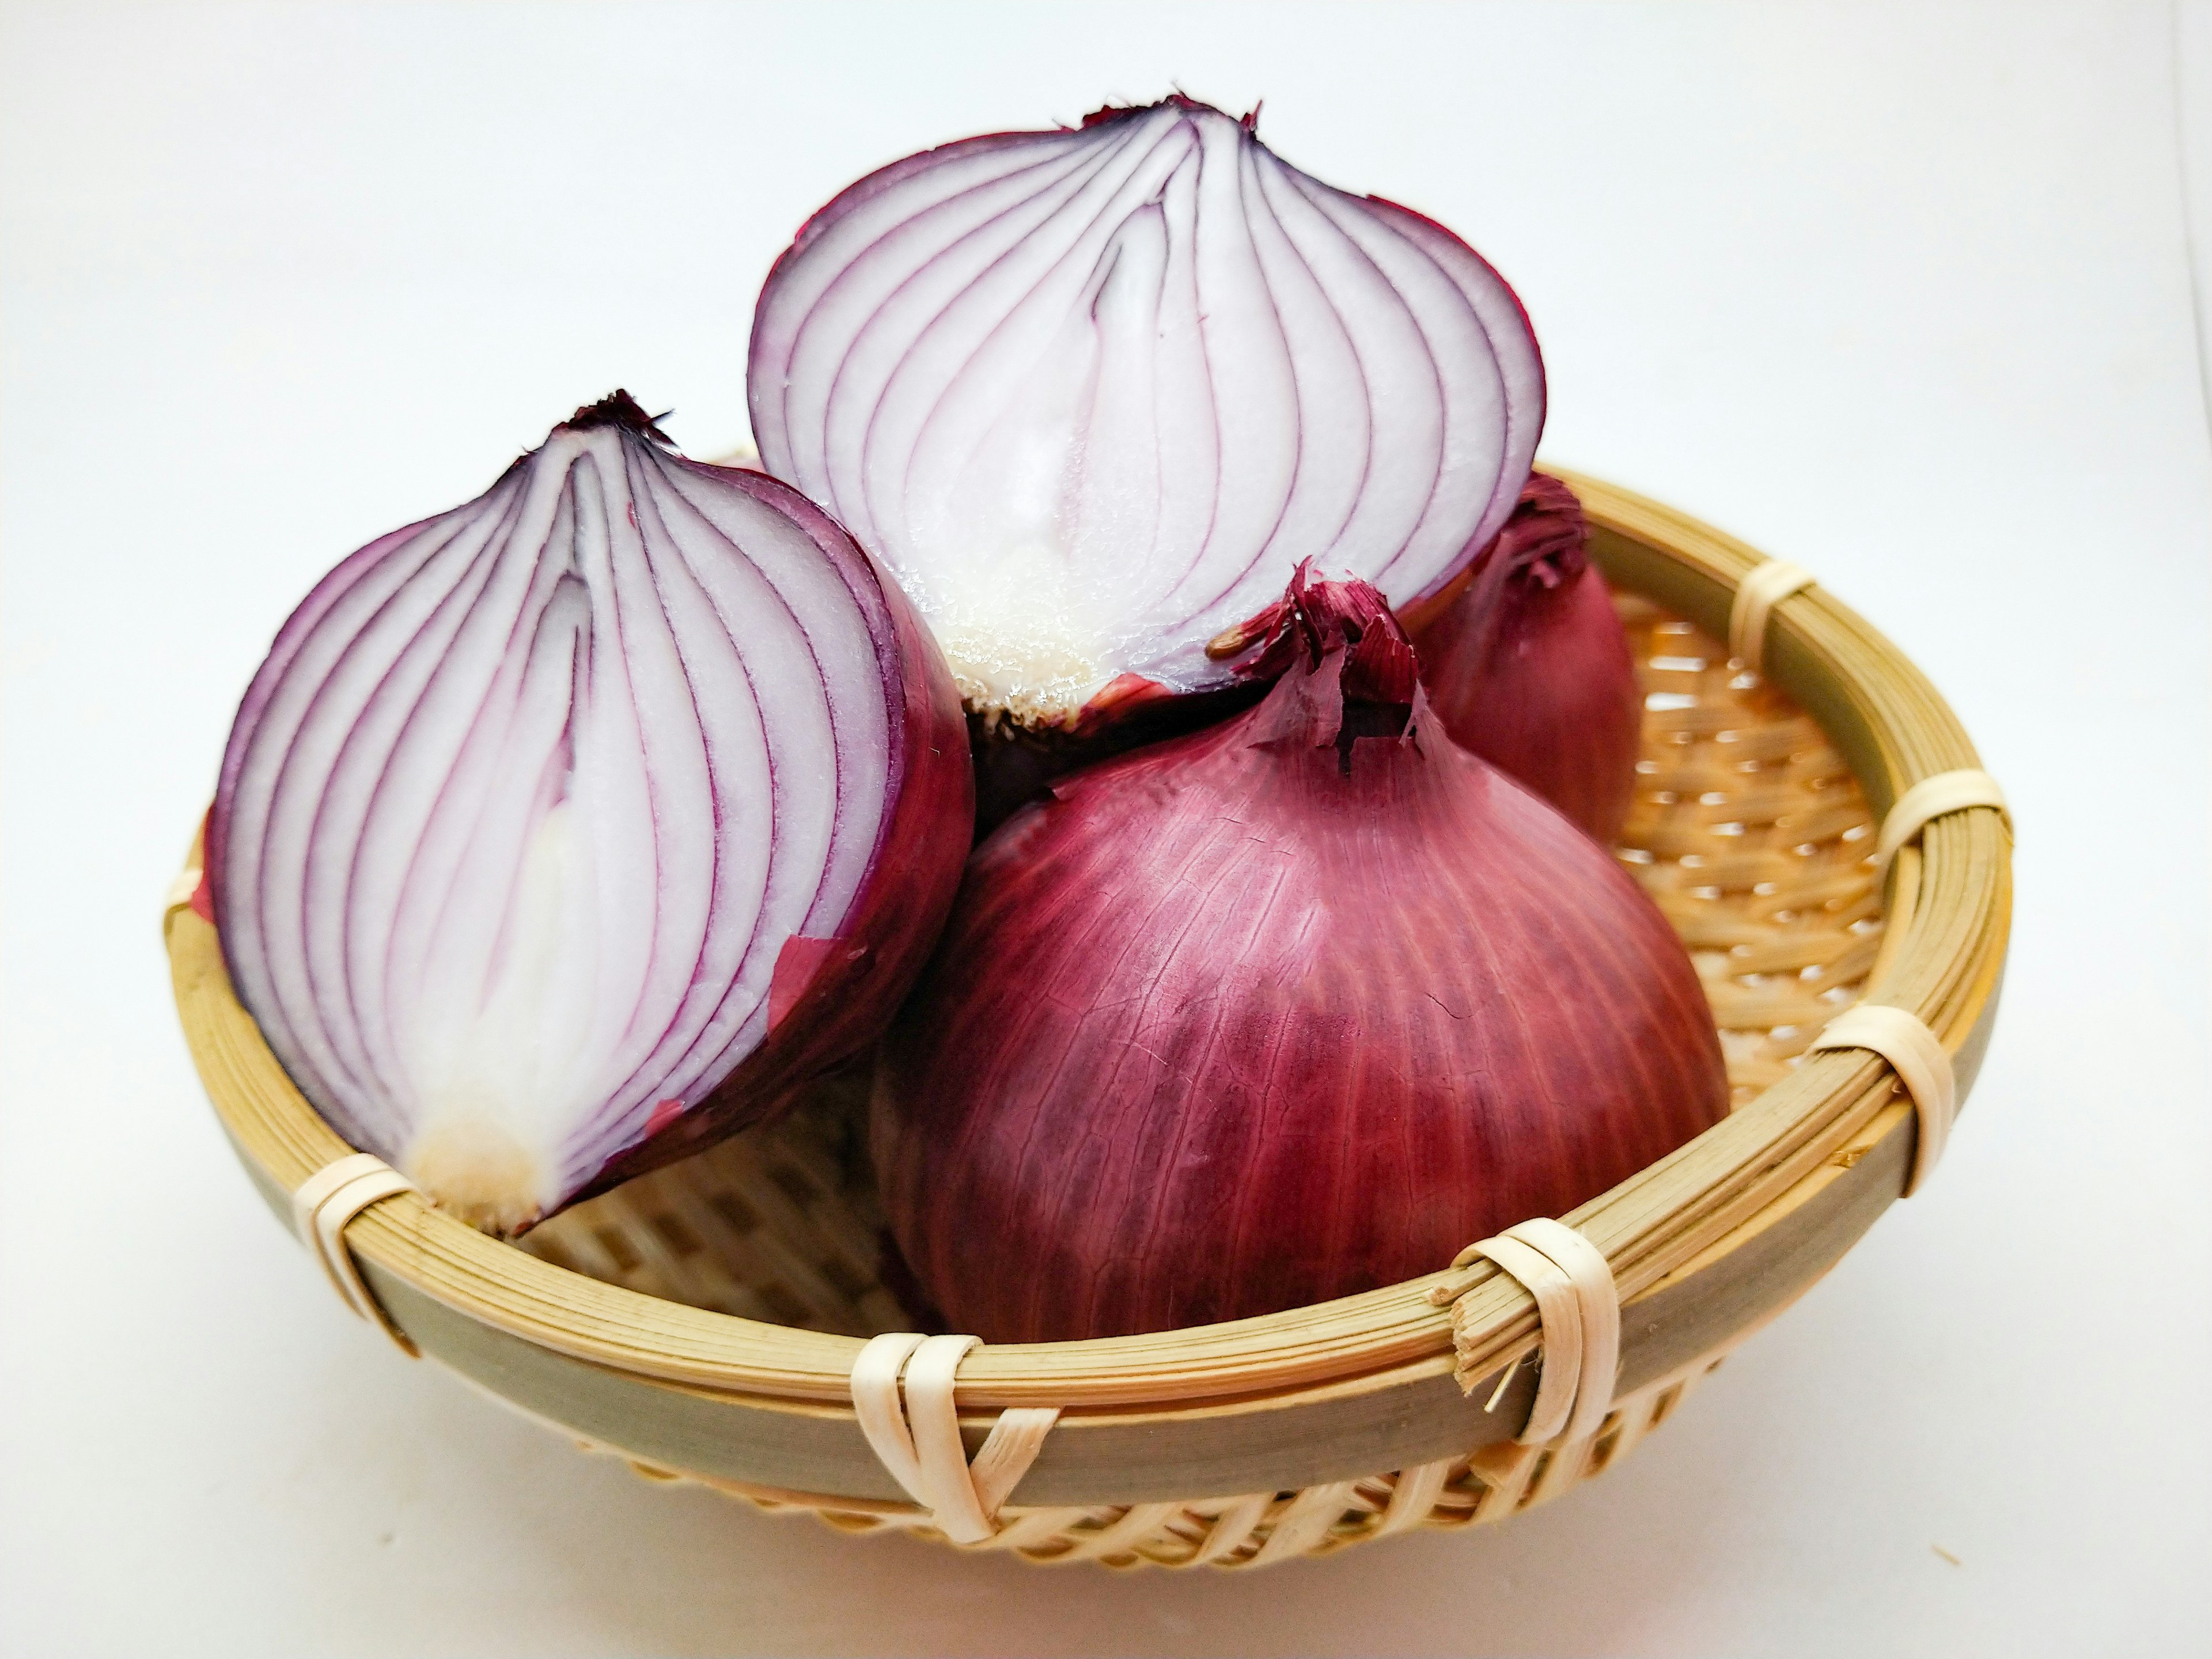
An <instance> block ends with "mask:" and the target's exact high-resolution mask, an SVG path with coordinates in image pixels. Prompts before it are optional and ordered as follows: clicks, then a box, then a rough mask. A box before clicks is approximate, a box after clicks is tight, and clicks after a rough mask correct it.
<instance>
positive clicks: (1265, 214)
mask: <svg viewBox="0 0 2212 1659" xmlns="http://www.w3.org/2000/svg"><path fill="white" fill-rule="evenodd" d="M748 390H749V392H750V401H751V406H752V416H753V428H754V433H755V435H756V436H757V439H758V441H759V443H760V447H761V454H762V457H763V462H764V464H765V465H767V467H768V469H769V471H772V472H774V473H775V474H776V475H777V476H778V477H784V478H788V479H790V480H791V481H792V482H793V483H795V484H797V485H798V486H799V488H800V489H804V490H805V492H806V493H807V494H808V495H811V496H813V497H814V498H815V499H816V500H818V501H822V502H823V504H824V505H825V506H827V507H829V510H830V511H831V512H833V513H836V514H837V515H838V516H839V517H840V518H842V520H844V521H845V522H846V523H847V524H848V526H851V528H852V531H853V533H854V536H855V537H856V538H858V539H859V540H860V543H861V544H863V545H864V546H866V547H867V548H868V549H869V550H871V551H872V552H873V553H875V554H876V555H877V556H878V557H879V558H881V559H882V560H883V561H884V562H885V563H886V564H887V565H889V566H890V568H891V570H892V572H893V574H896V576H897V577H898V579H899V580H900V582H901V583H902V585H903V586H905V588H906V590H907V592H908V593H909V594H910V595H912V596H913V598H914V599H915V604H916V605H917V606H918V607H919V608H920V609H921V612H922V614H923V616H924V617H927V619H928V621H929V623H930V625H931V627H932V628H933V629H935V631H936V634H937V636H938V639H939V641H940V642H941V643H942V644H943V645H944V647H945V653H946V655H947V656H948V657H949V658H950V659H951V664H952V669H953V673H954V676H955V678H956V679H957V681H958V683H959V685H960V689H961V691H962V693H963V696H964V697H965V698H966V699H967V701H968V703H969V707H970V708H972V709H975V710H978V711H981V712H982V713H984V714H987V715H990V716H993V717H994V718H995V717H997V716H1000V715H1006V716H1011V717H1012V719H1014V720H1017V721H1018V722H1020V723H1022V724H1024V725H1028V726H1059V727H1069V728H1073V729H1075V730H1077V731H1079V732H1085V733H1088V732H1091V731H1093V730H1094V729H1095V728H1097V727H1098V726H1101V725H1102V724H1110V723H1111V722H1113V721H1114V720H1117V719H1118V718H1120V717H1121V715H1123V714H1127V713H1128V712H1129V711H1130V710H1132V709H1134V708H1140V707H1142V706H1143V705H1144V704H1146V703H1147V702H1152V701H1155V700H1157V699H1158V698H1159V697H1161V696H1181V695H1183V694H1187V693H1191V692H1200V691H1207V690H1218V689H1221V688H1224V687H1227V686H1230V685H1232V684H1234V683H1235V678H1236V677H1235V674H1234V672H1233V671H1232V670H1231V668H1230V667H1228V666H1227V665H1225V664H1223V663H1221V662H1219V661H1218V660H1216V659H1212V658H1209V657H1208V656H1207V654H1206V648H1205V647H1206V641H1208V640H1210V639H1212V637H1213V636H1214V635H1217V634H1218V633H1219V632H1220V630H1221V629H1224V628H1225V627H1226V626H1228V625H1229V624H1231V623H1235V622H1237V620H1238V619H1239V618H1241V617H1246V616H1249V615H1250V614H1251V613H1252V612H1253V611H1255V610H1256V609H1257V608H1258V607H1259V606H1260V605H1262V604H1263V603H1265V602H1267V601H1268V600H1270V599H1274V598H1275V597H1276V596H1277V595H1279V593H1280V592H1282V590H1283V585H1284V582H1285V580H1287V579H1288V577H1289V575H1290V573H1291V570H1292V569H1293V568H1296V567H1297V564H1298V563H1299V562H1300V561H1302V560H1304V559H1306V558H1309V557H1313V558H1321V559H1325V560H1327V561H1328V562H1330V563H1331V564H1333V565H1340V566H1345V567H1348V568H1350V569H1352V571H1354V572H1356V573H1357V574H1359V575H1361V576H1364V577H1365V578H1367V579H1368V580H1371V581H1372V582H1374V583H1375V584H1376V585H1377V586H1380V587H1381V588H1382V589H1383V591H1384V592H1387V593H1389V595H1390V596H1391V597H1392V599H1394V600H1395V601H1397V602H1398V603H1400V604H1401V605H1411V604H1414V603H1417V602H1419V601H1420V600H1422V599H1425V598H1427V597H1429V596H1431V595H1434V594H1436V593H1437V592H1440V591H1441V590H1442V589H1443V587H1444V586H1446V585H1447V584H1449V582H1450V581H1451V580H1452V579H1453V577H1454V576H1455V574H1457V573H1458V572H1459V571H1460V570H1461V569H1462V568H1463V567H1464V566H1465V565H1466V564H1467V562H1468V560H1469V559H1471V558H1472V557H1473V556H1474V553H1475V551H1476V550H1478V549H1480V547H1481V546H1482V545H1483V544H1485V543H1486V542H1487V541H1488V540H1489V538H1490V537H1491V536H1492V533H1493V532H1495V531H1496V530H1497V529H1498V526H1499V525H1501V524H1502V523H1504V520H1505V515H1506V514H1507V513H1508V512H1510V510H1511V507H1512V503H1513V498H1514V495H1515V493H1516V491H1517V490H1518V489H1519V488H1520V486H1521V481H1522V478H1523V477H1525V476H1526V475H1527V472H1528V463H1529V459H1530V457H1531V456H1532V455H1534V453H1535V447H1536V436H1537V432H1538V429H1539V428H1541V425H1542V423H1543V414H1544V380H1543V368H1542V364H1541V361H1540V359H1539V357H1538V355H1537V350H1536V343H1535V340H1534V337H1533V335H1532V334H1531V333H1530V331H1529V329H1528V318H1527V316H1526V315H1525V314H1524V313H1522V309H1521V306H1520V303H1519V301H1516V299H1515V298H1514V296H1513V293H1512V291H1511V289H1508V288H1507V287H1506V285H1505V284H1504V282H1503V281H1502V280H1500V278H1499V277H1498V274H1497V273H1496V272H1495V271H1494V270H1492V269H1491V268H1490V266H1489V265H1487V264H1485V263H1484V262H1483V260H1482V259H1481V258H1480V257H1478V256H1477V255H1476V254H1475V252H1474V251H1473V250H1472V249H1471V248H1469V247H1468V246H1467V245H1466V244H1465V243H1464V242H1462V241H1461V240H1459V239H1458V238H1457V237H1456V236H1455V235H1453V234H1451V233H1450V232H1449V231H1448V230H1446V229H1444V228H1443V227H1442V226H1440V225H1437V224H1436V223H1434V222H1431V221H1430V220H1428V219H1425V218H1423V217H1422V216H1420V215H1419V214H1416V213H1413V212H1409V211H1408V210H1406V209H1404V208H1401V207H1398V206H1396V205H1395V204H1391V203H1389V202H1385V201H1383V200H1381V199H1379V198H1377V197H1358V196H1351V195H1347V194H1346V193H1344V192H1343V191H1338V190H1335V189H1333V188H1331V187H1330V186H1329V185H1324V184H1322V183H1321V182H1320V181H1318V180H1317V179H1312V178H1310V177H1309V176H1308V175H1306V174H1305V173H1301V172H1299V171H1297V169H1296V168H1294V167H1290V166H1289V165H1287V164H1286V163H1285V162H1284V161H1280V160H1279V159H1278V158H1277V157H1276V156H1275V155H1273V152H1271V151H1270V150H1269V149H1267V147H1266V146H1265V145H1263V144H1262V143H1260V141H1259V139H1258V138H1257V137H1255V134H1254V131H1253V120H1252V118H1250V117H1247V118H1244V119H1243V120H1241V121H1240V120H1237V119H1236V118H1232V117H1231V116H1228V115H1225V114H1224V113H1223V112H1220V111H1219V110H1217V109H1213V108H1211V107H1209V106H1206V105H1204V104H1200V103H1197V102H1194V101H1193V100H1190V99H1188V98H1183V97H1180V96H1177V97H1174V98H1170V99H1169V100H1166V101H1164V102H1163V103H1159V104H1155V105H1152V106H1149V107H1146V108H1141V109H1109V110H1102V111H1100V112H1097V114H1095V115H1092V116H1091V117H1090V118H1088V119H1086V120H1085V123H1084V124H1083V125H1082V126H1081V127H1080V128H1078V129H1062V130H1058V131H1045V132H1013V133H994V134H991V135H988V136H987V137H979V138H970V139H968V140H966V141H964V142H963V143H954V144H948V145H945V146H944V147H943V148H941V149H933V150H928V151H926V152H924V153H922V154H921V155H912V156H909V157H908V158H907V159H906V160H904V161H898V162H896V163H894V164H893V165H891V166H890V167H885V168H884V169H883V170H882V171H880V172H878V173H872V174H871V175H870V176H869V177H867V178H866V179H861V180H860V182H859V183H858V184H856V185H853V186H851V187H850V188H849V189H848V190H847V191H844V193H843V194H842V195H840V196H839V197H836V199H835V200H834V201H832V202H830V203H829V205H828V206H826V207H824V208H823V209H822V210H821V211H820V212H818V213H817V214H816V215H815V216H814V217H813V218H812V219H811V220H810V221H809V222H807V224H806V225H805V228H803V229H802V230H801V231H800V232H799V237H798V240H796V241H795V242H794V243H793V246H791V248H790V249H789V250H788V251H787V252H785V253H784V255H783V256H782V257H781V258H780V259H778V260H777V262H776V264H775V269H774V270H773V271H771V272H770V273H769V280H768V285H767V287H766V289H764V291H763V294H762V295H761V301H760V308H759V310H758V313H757V315H756V318H755V322H754V327H753V338H752V352H751V359H750V369H749V374H748Z"/></svg>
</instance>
